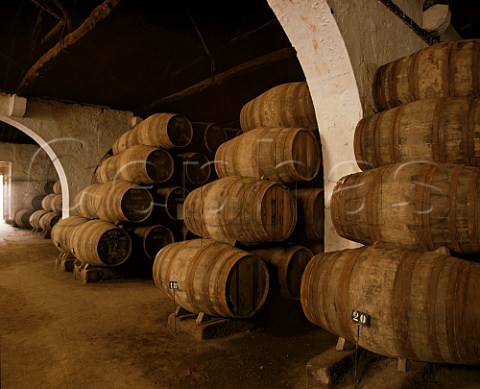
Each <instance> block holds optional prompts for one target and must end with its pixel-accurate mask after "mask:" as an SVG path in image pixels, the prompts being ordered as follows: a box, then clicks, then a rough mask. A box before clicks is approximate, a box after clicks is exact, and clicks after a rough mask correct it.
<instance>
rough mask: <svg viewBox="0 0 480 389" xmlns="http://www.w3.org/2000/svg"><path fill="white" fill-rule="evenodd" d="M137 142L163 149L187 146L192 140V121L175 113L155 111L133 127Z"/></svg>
mask: <svg viewBox="0 0 480 389" xmlns="http://www.w3.org/2000/svg"><path fill="white" fill-rule="evenodd" d="M133 130H134V131H136V132H137V138H138V142H139V144H142V145H147V146H155V147H160V148H163V149H167V150H168V149H171V148H173V147H185V146H188V145H189V144H190V142H191V140H192V135H193V130H192V123H191V122H190V120H188V119H187V118H186V117H185V116H183V115H179V114H175V113H164V112H162V113H155V114H153V115H150V116H149V117H147V118H146V119H145V120H143V121H141V122H140V123H138V124H137V125H136V126H135V127H134V128H133Z"/></svg>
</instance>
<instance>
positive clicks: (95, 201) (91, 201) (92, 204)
mask: <svg viewBox="0 0 480 389" xmlns="http://www.w3.org/2000/svg"><path fill="white" fill-rule="evenodd" d="M102 185H103V184H90V185H87V186H86V187H84V188H83V189H81V190H80V191H79V192H78V193H77V194H76V195H75V198H74V200H73V202H74V204H75V210H76V212H77V214H78V215H79V216H84V217H87V218H89V219H95V218H98V216H97V212H98V209H99V208H100V202H101V197H100V196H99V195H97V190H98V189H99V188H100V187H101V186H102Z"/></svg>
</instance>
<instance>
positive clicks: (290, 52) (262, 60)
mask: <svg viewBox="0 0 480 389" xmlns="http://www.w3.org/2000/svg"><path fill="white" fill-rule="evenodd" d="M296 54H297V52H296V51H295V49H294V48H293V47H286V48H283V49H280V50H277V51H274V52H273V53H269V54H265V55H263V56H261V57H258V58H255V59H253V60H251V61H248V62H244V63H242V64H240V65H237V66H234V67H233V68H230V69H228V70H226V71H224V72H222V73H219V74H217V75H216V76H215V82H213V80H212V78H207V79H206V80H203V81H200V82H197V83H196V84H193V85H191V86H189V87H187V88H185V89H183V90H181V91H179V92H176V93H173V94H171V95H169V96H165V97H163V98H161V99H159V100H157V101H154V102H153V103H151V104H149V105H148V106H146V107H145V108H142V109H141V110H140V111H141V112H140V116H144V115H145V114H149V112H152V111H153V110H154V109H155V108H158V107H159V106H162V105H166V104H171V103H174V102H176V101H179V100H183V99H184V98H186V97H189V96H193V95H196V94H198V93H201V92H204V91H205V90H207V89H209V88H211V87H213V86H219V85H222V84H224V83H225V82H227V81H230V80H231V79H233V78H236V77H239V76H241V75H244V74H247V73H250V72H252V71H255V70H258V69H262V68H265V67H267V66H270V65H273V64H274V63H277V62H279V61H282V60H284V59H288V58H291V57H294V56H296Z"/></svg>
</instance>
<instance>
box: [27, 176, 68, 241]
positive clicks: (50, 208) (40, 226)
mask: <svg viewBox="0 0 480 389" xmlns="http://www.w3.org/2000/svg"><path fill="white" fill-rule="evenodd" d="M51 191H52V193H48V194H47V195H45V196H44V197H43V198H42V201H41V207H40V209H38V210H36V211H35V212H33V213H32V215H31V216H30V224H31V225H32V228H33V231H34V232H39V233H41V234H42V236H43V237H44V238H50V235H51V231H52V228H53V226H54V225H55V224H56V223H57V222H58V221H59V220H60V219H61V215H62V189H61V186H60V181H59V180H57V181H54V182H53V185H51Z"/></svg>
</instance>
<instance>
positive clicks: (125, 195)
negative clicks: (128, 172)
mask: <svg viewBox="0 0 480 389" xmlns="http://www.w3.org/2000/svg"><path fill="white" fill-rule="evenodd" d="M95 196H96V197H97V198H98V199H99V206H98V209H97V212H96V217H98V218H99V219H102V220H107V221H111V222H117V221H131V222H141V221H144V220H146V219H148V217H149V216H150V214H151V213H152V211H153V205H154V201H153V196H152V194H151V193H150V192H149V191H148V189H146V188H143V187H141V186H137V185H135V184H132V183H130V182H126V181H120V180H115V181H110V182H107V183H105V184H100V186H99V187H98V188H97V189H96V191H95Z"/></svg>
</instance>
